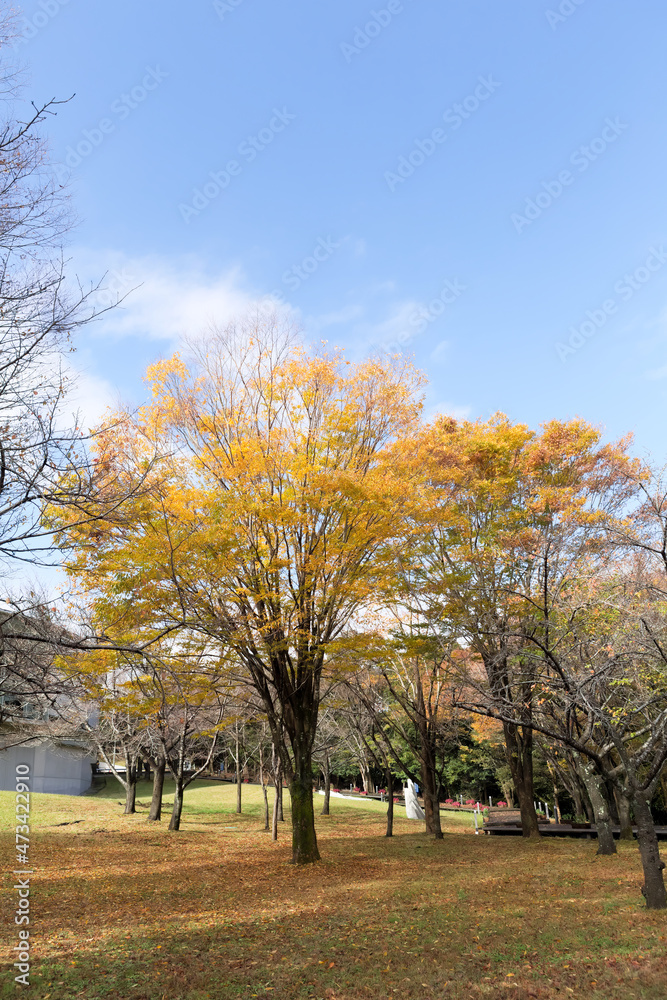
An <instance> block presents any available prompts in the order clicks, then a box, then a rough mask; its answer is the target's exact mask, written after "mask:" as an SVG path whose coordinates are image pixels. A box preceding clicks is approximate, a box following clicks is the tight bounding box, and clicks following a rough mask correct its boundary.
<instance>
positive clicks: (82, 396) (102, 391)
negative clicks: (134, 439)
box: [61, 365, 120, 431]
mask: <svg viewBox="0 0 667 1000" xmlns="http://www.w3.org/2000/svg"><path fill="white" fill-rule="evenodd" d="M68 369H69V370H68V372H67V375H68V377H69V379H71V389H70V391H69V392H68V393H67V396H66V397H65V401H64V403H63V406H62V410H61V423H64V424H66V425H68V426H69V425H70V424H71V419H70V418H71V416H72V415H73V414H77V413H78V414H79V416H80V420H81V424H80V426H81V428H82V429H83V430H84V431H87V430H89V429H90V428H91V427H95V426H96V425H97V424H99V423H100V422H101V419H102V417H103V415H104V413H105V411H106V410H107V409H108V408H109V407H114V408H115V407H117V406H118V405H119V403H120V398H119V393H118V390H117V389H115V388H114V386H113V385H112V384H111V382H107V381H106V379H103V378H99V377H98V376H97V375H93V374H91V373H90V372H87V371H85V370H81V369H78V368H77V367H76V366H75V365H68Z"/></svg>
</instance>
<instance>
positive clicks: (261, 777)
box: [259, 744, 269, 830]
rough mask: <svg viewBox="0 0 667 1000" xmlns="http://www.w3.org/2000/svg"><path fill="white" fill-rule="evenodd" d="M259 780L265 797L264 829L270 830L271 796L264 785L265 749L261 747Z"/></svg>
mask: <svg viewBox="0 0 667 1000" xmlns="http://www.w3.org/2000/svg"><path fill="white" fill-rule="evenodd" d="M259 780H260V783H261V786H262V795H263V796H264V829H265V830H268V829H269V795H268V792H267V790H266V785H265V784H264V748H263V747H262V746H261V744H260V747H259Z"/></svg>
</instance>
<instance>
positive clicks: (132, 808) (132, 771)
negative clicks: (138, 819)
mask: <svg viewBox="0 0 667 1000" xmlns="http://www.w3.org/2000/svg"><path fill="white" fill-rule="evenodd" d="M125 780H126V785H125V811H124V815H125V816H131V815H132V813H135V812H136V811H137V810H136V801H137V761H136V759H133V758H132V757H131V756H130V754H127V755H126V756H125Z"/></svg>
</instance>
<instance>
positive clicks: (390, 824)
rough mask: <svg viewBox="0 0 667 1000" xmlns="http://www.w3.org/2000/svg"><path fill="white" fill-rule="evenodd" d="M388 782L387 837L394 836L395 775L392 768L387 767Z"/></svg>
mask: <svg viewBox="0 0 667 1000" xmlns="http://www.w3.org/2000/svg"><path fill="white" fill-rule="evenodd" d="M385 777H386V782H387V796H388V799H387V832H386V833H385V837H393V835H394V775H393V774H392V773H391V768H390V767H387V769H386V772H385Z"/></svg>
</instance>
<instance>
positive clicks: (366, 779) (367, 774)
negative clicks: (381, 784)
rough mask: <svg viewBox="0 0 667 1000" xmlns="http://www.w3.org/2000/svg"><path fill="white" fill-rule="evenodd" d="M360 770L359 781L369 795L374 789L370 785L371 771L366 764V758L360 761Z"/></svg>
mask: <svg viewBox="0 0 667 1000" xmlns="http://www.w3.org/2000/svg"><path fill="white" fill-rule="evenodd" d="M360 772H361V783H362V785H363V786H364V791H365V792H366V795H371V794H372V792H373V790H374V789H373V785H372V779H371V771H370V768H369V766H368V761H367V760H362V761H361V763H360Z"/></svg>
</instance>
